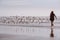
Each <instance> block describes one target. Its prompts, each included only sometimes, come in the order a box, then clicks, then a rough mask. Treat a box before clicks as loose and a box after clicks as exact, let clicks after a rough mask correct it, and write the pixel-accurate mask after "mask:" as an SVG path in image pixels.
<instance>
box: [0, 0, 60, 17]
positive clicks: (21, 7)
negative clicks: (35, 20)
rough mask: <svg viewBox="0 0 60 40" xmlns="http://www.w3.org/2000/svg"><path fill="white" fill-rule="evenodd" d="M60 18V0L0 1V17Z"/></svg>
mask: <svg viewBox="0 0 60 40" xmlns="http://www.w3.org/2000/svg"><path fill="white" fill-rule="evenodd" d="M52 10H53V11H54V13H55V14H56V15H57V16H60V0H0V16H16V15H17V16H49V14H50V12H51V11H52Z"/></svg>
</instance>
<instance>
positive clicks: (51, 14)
mask: <svg viewBox="0 0 60 40" xmlns="http://www.w3.org/2000/svg"><path fill="white" fill-rule="evenodd" d="M54 17H55V18H57V17H56V15H55V14H54V12H53V11H51V13H50V21H51V26H53V22H54Z"/></svg>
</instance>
